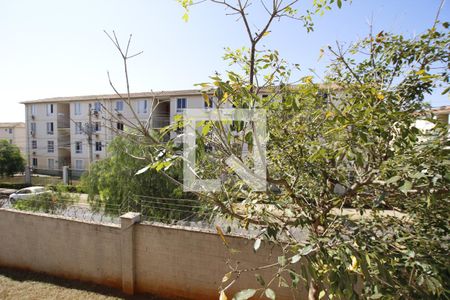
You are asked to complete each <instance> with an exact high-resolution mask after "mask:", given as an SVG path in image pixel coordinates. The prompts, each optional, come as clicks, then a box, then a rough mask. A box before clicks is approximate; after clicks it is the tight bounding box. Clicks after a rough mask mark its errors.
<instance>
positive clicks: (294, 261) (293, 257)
mask: <svg viewBox="0 0 450 300" xmlns="http://www.w3.org/2000/svg"><path fill="white" fill-rule="evenodd" d="M301 258H302V255H301V254H296V255H294V256H292V257H291V263H293V264H295V263H298V262H299V261H300V259H301Z"/></svg>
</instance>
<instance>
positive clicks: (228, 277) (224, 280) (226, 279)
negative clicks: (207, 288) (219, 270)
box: [222, 272, 232, 282]
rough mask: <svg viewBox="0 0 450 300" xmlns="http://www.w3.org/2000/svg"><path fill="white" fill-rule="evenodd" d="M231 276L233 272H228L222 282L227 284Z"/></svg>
mask: <svg viewBox="0 0 450 300" xmlns="http://www.w3.org/2000/svg"><path fill="white" fill-rule="evenodd" d="M231 274H232V273H231V272H228V273H227V274H225V275H224V276H223V278H222V282H227V281H228V280H229V279H230V277H231Z"/></svg>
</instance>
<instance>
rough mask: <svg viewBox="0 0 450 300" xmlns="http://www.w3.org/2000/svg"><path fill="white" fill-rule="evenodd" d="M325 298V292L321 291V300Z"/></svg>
mask: <svg viewBox="0 0 450 300" xmlns="http://www.w3.org/2000/svg"><path fill="white" fill-rule="evenodd" d="M324 296H325V291H320V293H319V300H320V299H322V298H323V297H324Z"/></svg>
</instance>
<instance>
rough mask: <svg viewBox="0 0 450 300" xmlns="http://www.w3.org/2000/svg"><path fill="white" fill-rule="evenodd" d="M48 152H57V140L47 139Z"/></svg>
mask: <svg viewBox="0 0 450 300" xmlns="http://www.w3.org/2000/svg"><path fill="white" fill-rule="evenodd" d="M47 152H48V153H53V152H55V142H54V141H47Z"/></svg>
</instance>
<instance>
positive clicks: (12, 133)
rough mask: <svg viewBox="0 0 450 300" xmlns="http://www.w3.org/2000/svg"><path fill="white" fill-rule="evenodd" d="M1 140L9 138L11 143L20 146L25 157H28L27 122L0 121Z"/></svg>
mask: <svg viewBox="0 0 450 300" xmlns="http://www.w3.org/2000/svg"><path fill="white" fill-rule="evenodd" d="M0 140H7V141H8V142H9V143H11V144H13V145H16V146H17V147H19V149H20V152H21V153H22V156H23V157H26V154H27V152H26V145H27V142H26V130H25V123H23V122H14V123H0Z"/></svg>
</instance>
